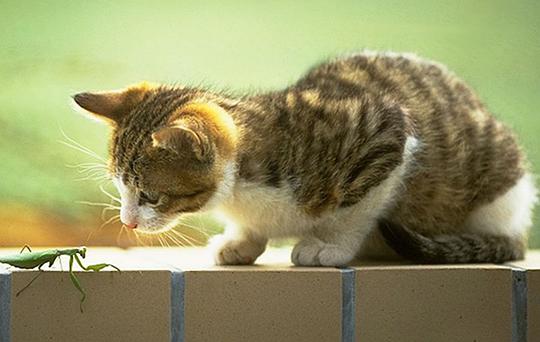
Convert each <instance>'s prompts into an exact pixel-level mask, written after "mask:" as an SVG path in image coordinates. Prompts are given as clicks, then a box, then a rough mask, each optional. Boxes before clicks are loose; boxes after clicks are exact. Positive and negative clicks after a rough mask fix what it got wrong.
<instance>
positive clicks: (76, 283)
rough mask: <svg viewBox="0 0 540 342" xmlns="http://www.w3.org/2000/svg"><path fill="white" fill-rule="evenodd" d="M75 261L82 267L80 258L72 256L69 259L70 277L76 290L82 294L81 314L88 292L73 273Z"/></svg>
mask: <svg viewBox="0 0 540 342" xmlns="http://www.w3.org/2000/svg"><path fill="white" fill-rule="evenodd" d="M73 259H76V260H77V263H78V264H79V265H81V261H80V260H79V258H77V256H76V255H71V256H70V257H69V277H70V278H71V282H72V283H73V285H74V286H75V288H76V289H77V290H79V292H80V293H81V302H80V304H79V308H80V309H81V312H83V307H82V305H83V302H84V300H85V299H86V292H85V291H84V289H83V288H82V286H81V283H80V282H79V278H77V276H76V275H75V274H74V273H73Z"/></svg>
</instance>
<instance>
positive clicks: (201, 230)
mask: <svg viewBox="0 0 540 342" xmlns="http://www.w3.org/2000/svg"><path fill="white" fill-rule="evenodd" d="M179 225H180V226H182V227H186V228H190V229H193V230H195V231H196V232H198V233H201V234H203V235H204V236H205V237H207V238H209V237H210V235H209V234H208V233H207V232H205V231H204V228H203V227H202V226H199V227H198V226H192V225H190V224H187V223H184V222H179Z"/></svg>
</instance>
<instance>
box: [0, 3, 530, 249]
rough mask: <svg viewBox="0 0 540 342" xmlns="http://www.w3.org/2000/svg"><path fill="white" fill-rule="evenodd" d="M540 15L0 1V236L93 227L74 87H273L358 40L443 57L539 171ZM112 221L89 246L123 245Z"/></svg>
mask: <svg viewBox="0 0 540 342" xmlns="http://www.w3.org/2000/svg"><path fill="white" fill-rule="evenodd" d="M539 18H540V2H537V1H339V2H332V1H305V2H301V1H3V0H0V157H1V158H0V165H1V166H0V219H2V227H4V228H2V229H3V231H2V232H0V244H3V245H10V244H18V245H19V244H22V243H27V242H28V243H32V242H34V244H36V243H37V244H42V245H44V244H59V243H65V244H76V243H79V241H80V240H81V239H83V240H85V239H87V235H88V234H87V233H88V232H89V231H92V230H95V229H97V227H99V226H100V225H101V218H100V217H99V216H100V215H99V212H100V210H101V209H100V208H98V207H93V206H89V205H84V204H81V203H77V201H81V200H85V201H92V202H108V201H109V199H108V197H107V196H105V195H104V194H103V193H101V192H100V191H99V188H98V182H97V181H93V180H87V181H77V180H76V179H77V178H78V177H80V174H78V173H77V169H74V168H70V167H66V165H68V164H69V165H71V164H78V163H89V162H94V160H93V159H92V158H91V157H89V156H87V155H85V154H83V153H81V152H78V151H75V150H73V149H70V148H68V147H66V146H65V145H63V144H61V143H59V142H58V140H66V139H65V138H64V137H63V136H62V134H61V129H63V130H64V131H65V132H66V134H67V135H68V136H69V137H71V138H73V139H74V140H76V141H77V142H79V143H80V144H82V145H84V146H87V147H88V148H90V149H92V150H93V151H95V152H96V153H98V154H99V155H100V156H103V157H106V144H107V139H108V129H107V127H105V126H103V125H101V124H98V123H96V122H93V121H90V120H88V119H86V118H84V117H81V116H80V115H78V114H76V113H74V112H73V110H72V109H71V107H70V97H69V96H70V95H71V94H74V93H76V92H78V91H84V90H103V89H114V88H119V87H123V86H125V85H128V84H131V83H135V82H139V81H141V80H149V81H155V82H166V83H180V84H191V85H193V84H204V85H211V86H213V87H215V88H230V89H235V90H238V91H252V90H254V89H275V88H279V87H283V86H285V85H287V84H289V83H291V82H293V81H294V80H295V79H296V78H297V77H299V76H300V75H301V74H302V73H303V72H304V71H305V70H306V69H307V68H308V67H310V66H311V65H312V64H314V63H317V62H319V61H321V60H322V59H324V58H327V57H331V56H334V55H336V54H340V53H346V52H351V51H355V50H360V49H363V48H369V49H372V50H395V51H409V52H415V53H418V54H419V55H421V56H424V57H427V58H430V59H435V60H438V61H440V62H442V63H444V64H447V65H448V66H449V68H450V69H452V70H454V71H455V72H456V73H457V74H458V75H460V76H461V77H462V78H464V79H465V80H466V81H467V82H468V83H469V84H471V85H472V86H473V87H474V88H475V89H476V90H477V91H478V92H479V94H480V96H481V97H482V98H483V99H484V100H485V102H486V103H487V104H488V107H489V108H491V110H492V111H493V112H494V113H495V114H496V115H497V116H498V117H499V118H501V119H502V120H503V121H505V122H506V123H508V124H509V125H511V126H512V127H513V128H514V129H515V131H516V132H517V133H518V135H519V136H520V138H521V141H522V143H523V144H524V146H525V148H526V150H527V151H528V154H529V156H530V160H531V162H532V165H533V170H534V171H536V172H537V171H538V167H539V165H540V150H539V149H538V148H537V147H538V146H540V144H539V143H540V135H539V134H538V131H539V130H540V113H538V110H537V108H539V107H540V68H539V66H540V62H539V61H540V39H539V33H540V32H539V30H540V20H539ZM537 217H538V215H537ZM195 221H196V222H195V223H193V224H200V225H203V226H206V227H210V228H211V230H219V226H216V222H215V221H214V220H211V219H209V218H203V219H201V220H195ZM538 223H539V221H538V218H537V219H536V225H535V226H536V227H538ZM113 228H114V229H113ZM115 229H116V230H115ZM117 229H118V225H115V224H114V223H113V224H111V225H109V226H107V227H105V228H104V229H103V230H102V231H100V232H99V233H95V234H94V236H93V237H92V239H91V240H90V242H88V241H87V243H95V244H115V243H121V241H120V242H119V240H118V239H116V240H115V238H114V235H115V234H116V233H115V234H111V233H110V232H112V231H115V232H118V230H117ZM187 231H189V229H187ZM96 236H97V237H96ZM532 236H533V238H532V240H531V243H532V245H533V246H535V247H540V234H539V233H538V230H535V231H534V232H533V234H532ZM101 237H103V238H101ZM202 239H204V237H202ZM83 242H84V241H83Z"/></svg>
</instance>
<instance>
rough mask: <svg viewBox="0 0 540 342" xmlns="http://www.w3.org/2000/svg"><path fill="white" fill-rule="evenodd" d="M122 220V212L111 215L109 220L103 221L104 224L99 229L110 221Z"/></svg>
mask: <svg viewBox="0 0 540 342" xmlns="http://www.w3.org/2000/svg"><path fill="white" fill-rule="evenodd" d="M118 221H120V214H118V215H114V216H111V217H110V218H109V219H108V220H107V221H105V222H103V224H102V225H101V226H100V227H99V229H102V228H103V227H105V226H106V225H108V224H109V223H114V222H118Z"/></svg>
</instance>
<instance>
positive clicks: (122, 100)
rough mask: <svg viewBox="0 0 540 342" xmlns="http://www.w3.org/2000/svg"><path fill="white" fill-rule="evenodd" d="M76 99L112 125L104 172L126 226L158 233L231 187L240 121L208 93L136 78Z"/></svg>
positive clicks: (208, 203) (85, 108)
mask: <svg viewBox="0 0 540 342" xmlns="http://www.w3.org/2000/svg"><path fill="white" fill-rule="evenodd" d="M73 99H74V100H75V102H76V104H77V105H78V106H80V107H81V108H82V109H84V110H85V111H87V112H89V113H90V114H91V115H92V116H93V117H95V118H97V119H100V120H102V121H105V122H107V123H109V124H110V126H111V127H112V136H111V141H110V148H109V151H110V165H109V166H110V167H109V171H110V174H111V176H112V178H113V181H114V183H115V185H116V187H117V188H118V191H119V193H120V196H121V201H122V206H121V211H120V218H121V221H122V222H123V223H124V224H125V225H126V226H128V227H131V228H138V229H139V230H140V231H142V232H145V233H159V232H162V231H165V230H167V229H169V228H171V227H172V226H173V225H174V223H175V221H176V220H177V219H178V218H179V217H180V216H181V215H182V214H185V213H192V212H196V211H199V210H202V209H207V208H209V207H211V206H213V205H215V204H216V203H218V202H219V201H220V200H222V199H223V197H226V196H228V194H229V193H230V188H231V186H232V182H234V177H235V176H234V173H235V168H234V159H235V154H236V142H237V137H238V132H237V127H236V126H235V124H234V122H233V120H232V118H231V116H230V115H229V113H228V112H227V111H226V110H224V109H223V107H221V106H219V105H218V104H216V103H215V101H212V100H209V96H208V94H207V93H205V92H202V91H199V90H196V89H187V88H173V87H160V86H152V85H148V84H140V85H136V86H132V87H129V88H126V89H124V90H119V91H110V92H99V93H79V94H77V95H75V96H74V97H73Z"/></svg>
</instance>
